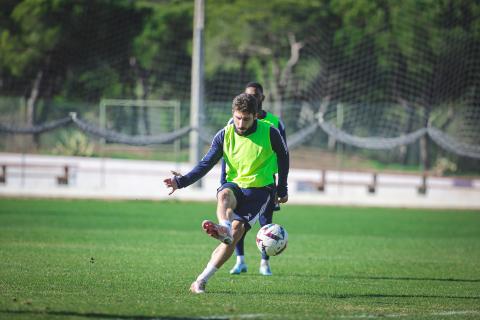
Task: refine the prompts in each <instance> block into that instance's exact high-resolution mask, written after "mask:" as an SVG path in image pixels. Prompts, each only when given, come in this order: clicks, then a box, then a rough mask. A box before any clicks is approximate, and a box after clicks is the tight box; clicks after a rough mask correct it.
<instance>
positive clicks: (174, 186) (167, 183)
mask: <svg viewBox="0 0 480 320" xmlns="http://www.w3.org/2000/svg"><path fill="white" fill-rule="evenodd" d="M171 172H172V174H173V177H172V178H167V179H165V180H163V183H164V184H165V186H166V187H167V188H172V191H170V193H169V194H168V195H171V194H172V193H174V192H175V190H177V189H178V184H177V181H175V177H181V176H182V175H181V174H180V173H178V172H176V171H173V170H172V171H171Z"/></svg>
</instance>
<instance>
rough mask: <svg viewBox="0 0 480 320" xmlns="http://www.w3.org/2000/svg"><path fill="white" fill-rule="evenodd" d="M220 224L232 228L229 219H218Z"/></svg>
mask: <svg viewBox="0 0 480 320" xmlns="http://www.w3.org/2000/svg"><path fill="white" fill-rule="evenodd" d="M220 225H221V226H224V227H227V228H228V230H232V222H230V221H229V220H220Z"/></svg>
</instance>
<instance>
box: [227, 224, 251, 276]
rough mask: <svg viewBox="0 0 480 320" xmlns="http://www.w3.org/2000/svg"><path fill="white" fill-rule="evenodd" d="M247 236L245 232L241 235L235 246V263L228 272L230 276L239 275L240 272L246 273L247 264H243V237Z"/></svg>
mask: <svg viewBox="0 0 480 320" xmlns="http://www.w3.org/2000/svg"><path fill="white" fill-rule="evenodd" d="M246 235H247V230H245V232H244V233H243V236H242V238H240V240H238V242H237V245H236V246H235V254H236V255H237V261H236V263H235V265H234V266H233V268H232V269H231V270H230V274H240V273H242V272H247V264H246V262H245V236H246Z"/></svg>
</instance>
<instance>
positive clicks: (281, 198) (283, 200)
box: [278, 195, 288, 203]
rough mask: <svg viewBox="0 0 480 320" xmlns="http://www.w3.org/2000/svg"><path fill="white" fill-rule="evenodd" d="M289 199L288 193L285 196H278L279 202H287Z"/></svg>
mask: <svg viewBox="0 0 480 320" xmlns="http://www.w3.org/2000/svg"><path fill="white" fill-rule="evenodd" d="M287 201H288V195H287V196H285V197H278V203H285V202H287Z"/></svg>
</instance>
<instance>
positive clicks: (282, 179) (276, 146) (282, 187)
mask: <svg viewBox="0 0 480 320" xmlns="http://www.w3.org/2000/svg"><path fill="white" fill-rule="evenodd" d="M270 142H271V144H272V149H273V151H274V152H275V153H276V154H277V163H278V183H277V196H278V198H279V199H278V202H280V203H285V202H287V201H288V183H287V179H288V171H289V170H290V155H289V152H288V147H287V144H286V142H285V140H284V139H283V138H282V135H281V134H280V131H279V130H278V129H276V128H274V127H270Z"/></svg>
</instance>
